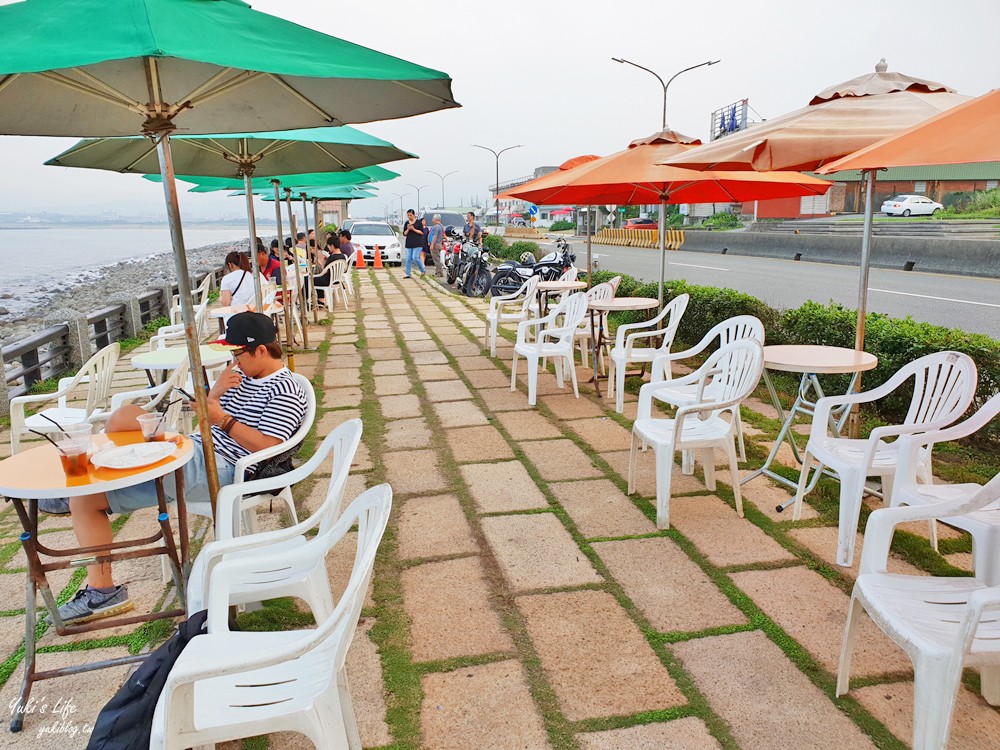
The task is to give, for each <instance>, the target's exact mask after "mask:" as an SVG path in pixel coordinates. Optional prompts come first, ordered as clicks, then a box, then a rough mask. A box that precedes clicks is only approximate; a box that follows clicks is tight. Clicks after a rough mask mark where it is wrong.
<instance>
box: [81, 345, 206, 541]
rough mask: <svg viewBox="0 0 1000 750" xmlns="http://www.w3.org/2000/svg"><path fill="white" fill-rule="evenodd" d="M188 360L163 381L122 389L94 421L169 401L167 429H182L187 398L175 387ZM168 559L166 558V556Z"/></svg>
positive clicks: (182, 380)
mask: <svg viewBox="0 0 1000 750" xmlns="http://www.w3.org/2000/svg"><path fill="white" fill-rule="evenodd" d="M188 367H189V365H188V362H187V360H184V362H182V363H181V365H180V366H179V367H177V368H176V369H174V371H173V372H171V373H170V377H168V378H167V379H166V380H165V381H164V382H163V383H161V384H160V385H156V386H151V387H149V388H140V389H137V390H134V391H122V392H120V393H115V394H113V395H112V396H111V409H110V410H109V411H107V412H105V413H104V414H103V415H101V417H100V418H98V419H94V420H93V421H101V422H105V421H107V418H108V417H109V416H111V414H112V413H113V412H114V411H116V410H117V409H118V408H119V407H121V406H124V405H125V404H132V403H137V402H139V406H141V407H142V408H143V409H144V410H145V411H147V412H153V411H159V410H160V408H161V405H163V404H167V403H169V406H167V409H166V412H165V413H164V416H163V424H164V426H165V428H166V429H167V430H173V431H174V432H179V431H180V415H181V411H182V409H183V406H184V401H185V399H184V398H183V397H182V396H181V395H180V394H179V393H177V392H176V391H175V390H174V389H176V388H184V386H185V383H186V382H187V379H188ZM164 559H166V558H164Z"/></svg>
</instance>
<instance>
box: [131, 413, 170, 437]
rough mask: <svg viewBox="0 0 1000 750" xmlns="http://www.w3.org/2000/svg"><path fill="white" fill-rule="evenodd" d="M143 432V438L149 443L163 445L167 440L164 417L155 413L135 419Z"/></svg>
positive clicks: (141, 415)
mask: <svg viewBox="0 0 1000 750" xmlns="http://www.w3.org/2000/svg"><path fill="white" fill-rule="evenodd" d="M135 419H136V421H137V422H138V423H139V428H140V429H141V430H142V437H143V440H145V441H146V442H147V443H162V442H163V441H164V440H166V439H167V431H166V426H165V425H164V423H163V422H164V420H163V415H162V414H157V413H156V412H153V413H151V414H140V415H139V416H138V417H136V418H135Z"/></svg>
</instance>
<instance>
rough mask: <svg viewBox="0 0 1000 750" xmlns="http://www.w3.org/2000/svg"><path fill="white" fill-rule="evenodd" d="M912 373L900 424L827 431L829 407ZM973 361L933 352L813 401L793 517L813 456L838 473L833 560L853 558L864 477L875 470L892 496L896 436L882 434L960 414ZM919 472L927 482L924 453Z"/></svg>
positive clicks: (885, 389)
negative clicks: (854, 432) (859, 433)
mask: <svg viewBox="0 0 1000 750" xmlns="http://www.w3.org/2000/svg"><path fill="white" fill-rule="evenodd" d="M911 378H913V380H914V385H913V397H912V399H911V400H910V408H909V410H908V411H907V413H906V418H905V419H904V420H903V423H902V424H900V425H891V426H885V427H876V428H875V429H874V430H872V431H871V434H870V435H869V436H868V439H867V440H853V439H849V438H841V437H836V436H835V435H834V434H832V433H831V431H830V424H831V414H830V413H831V411H832V410H833V409H834V408H835V407H838V406H845V407H846V406H850V405H852V404H864V403H870V402H872V401H877V400H878V399H880V398H884V397H886V396H888V395H889V394H891V393H892V392H893V391H895V390H896V389H897V388H899V387H900V386H902V385H903V384H904V383H905V382H906V381H908V380H910V379H911ZM976 380H977V376H976V363H975V362H973V361H972V358H971V357H969V356H968V355H967V354H962V353H960V352H937V353H935V354H928V355H927V356H925V357H921V358H920V359H917V360H914V361H913V362H910V363H909V364H908V365H906V366H905V367H902V368H900V370H899V371H898V372H897V373H896V374H895V375H893V376H892V377H891V378H890V379H889V380H888V381H887V382H886V383H884V384H883V385H881V386H879V387H878V388H875V389H874V390H871V391H866V392H864V393H856V394H853V395H848V396H827V397H825V398H821V399H819V400H818V401H817V402H816V408H815V411H814V413H813V422H812V429H811V431H810V434H809V441H808V442H807V443H806V452H805V455H804V456H803V457H802V471H801V473H800V475H799V486H798V490H797V492H796V493H795V511H794V513H793V515H792V520H798V519H799V515H800V513H801V512H802V498H803V496H804V495H805V489H806V487H807V486H808V482H809V470H810V468H811V466H812V463H813V461H814V460H815V461H817V462H818V463H819V464H820V466H818V467H817V468H816V471H820V470H821V467H822V466H823V465H825V466H828V467H829V468H831V469H832V470H833V471H835V472H837V475H838V476H839V478H840V524H839V528H838V536H837V564H838V565H843V566H850V565H851V561H852V560H853V559H854V538H855V532H856V531H857V528H858V520H859V517H860V515H861V499H862V496H863V495H864V493H865V480H866V478H867V477H870V476H877V477H879V478H880V479H881V480H882V497H883V502H885V503H886V504H888V501H889V498H890V497H892V478H893V475H894V474H895V472H896V463H897V458H898V452H899V444H898V441H896V442H893V443H886V442H885V440H886V438H898V437H899V436H901V435H914V434H917V433H920V432H927V431H929V430H939V429H941V428H942V427H947V426H948V425H950V424H952V423H953V422H955V421H956V420H957V419H959V418H960V417H961V416H962V414H964V413H965V410H966V409H968V408H969V404H971V403H972V398H973V396H975V393H976ZM918 471H919V472H920V476H921V478H922V479H923V480H924V481H925V482H928V483H930V481H931V467H930V458H929V454H927V455H926V456H925V458H924V460H923V461H921V463H920V466H919V468H918Z"/></svg>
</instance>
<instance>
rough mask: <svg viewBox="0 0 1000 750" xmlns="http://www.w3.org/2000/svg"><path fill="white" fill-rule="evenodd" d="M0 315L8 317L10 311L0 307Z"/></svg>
mask: <svg viewBox="0 0 1000 750" xmlns="http://www.w3.org/2000/svg"><path fill="white" fill-rule="evenodd" d="M0 315H10V310H8V309H7V308H6V307H0Z"/></svg>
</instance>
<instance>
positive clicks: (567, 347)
mask: <svg viewBox="0 0 1000 750" xmlns="http://www.w3.org/2000/svg"><path fill="white" fill-rule="evenodd" d="M586 314H587V296H586V295H585V294H582V293H580V292H577V293H575V294H569V295H566V296H565V297H563V298H562V300H560V302H559V304H558V305H556V306H555V307H554V308H553V309H552V311H551V312H550V313H549V314H548V315H546V316H545V317H544V318H536V319H534V320H523V321H521V322H520V323H518V324H517V343H515V344H514V358H513V361H512V362H511V366H510V389H511V390H512V391H514V390H517V357H518V355H520V356H522V357H524V358H525V359H526V360H527V367H528V404H529V405H531V406H534V405H535V401H536V397H537V391H538V369H539V367H540V365H541V361H542V360H543V359H546V358H548V357H552V359H553V360H554V364H555V369H556V385H558V386H559V387H560V388H562V387H563V375H564V373H563V368H564V367H568V368H569V373H570V377H571V379H572V381H573V393H574V395H575V396H576V397H577V398H579V397H580V391H579V388H578V386H577V382H576V366H575V363H574V361H573V337H574V336H575V335H576V329H577V328H579V326H580V322H581V321H582V320H583V316H584V315H586ZM531 331H535V335H534V340H533V341H531V340H529V332H531Z"/></svg>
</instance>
